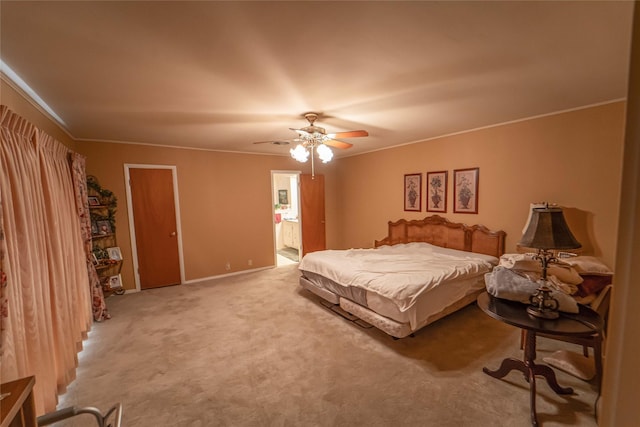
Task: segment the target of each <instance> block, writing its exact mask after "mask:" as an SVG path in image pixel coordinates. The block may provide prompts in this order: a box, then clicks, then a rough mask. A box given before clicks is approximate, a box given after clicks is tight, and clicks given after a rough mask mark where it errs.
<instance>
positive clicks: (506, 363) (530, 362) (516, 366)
mask: <svg viewBox="0 0 640 427" xmlns="http://www.w3.org/2000/svg"><path fill="white" fill-rule="evenodd" d="M524 336H525V343H524V361H522V360H518V359H513V358H511V357H510V358H507V359H504V360H503V361H502V363H501V364H500V367H499V368H498V369H496V370H495V371H492V370H490V369H487V368H482V371H483V372H484V373H485V374H487V375H489V376H492V377H493V378H498V379H500V378H503V377H504V376H506V375H507V374H508V373H509V372H511V371H513V370H518V371H520V372H522V374H523V375H524V378H525V380H526V381H527V382H528V383H529V399H530V404H531V425H532V426H537V425H538V417H537V415H536V375H540V376H543V377H544V378H545V379H546V380H547V384H549V387H551V389H552V390H553V391H555V392H556V393H557V394H572V393H573V389H572V388H571V387H561V386H560V385H559V384H558V380H557V379H556V373H555V372H554V371H553V369H551V368H550V367H549V366H546V365H536V363H535V360H536V333H535V332H533V331H528V330H525V331H524Z"/></svg>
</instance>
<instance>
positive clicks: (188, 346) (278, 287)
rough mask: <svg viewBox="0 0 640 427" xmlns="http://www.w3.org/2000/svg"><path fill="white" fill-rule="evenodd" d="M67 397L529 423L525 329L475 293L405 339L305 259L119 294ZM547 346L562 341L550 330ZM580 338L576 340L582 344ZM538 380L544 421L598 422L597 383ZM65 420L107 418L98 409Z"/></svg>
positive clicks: (354, 417)
mask: <svg viewBox="0 0 640 427" xmlns="http://www.w3.org/2000/svg"><path fill="white" fill-rule="evenodd" d="M107 304H108V305H109V309H110V312H111V314H112V316H113V318H112V319H111V320H109V321H106V322H104V323H100V324H96V325H94V327H93V330H92V331H91V333H90V337H89V340H87V341H86V342H85V350H84V351H83V352H82V353H81V354H80V366H79V368H78V371H77V379H76V380H75V381H74V382H73V383H72V384H71V386H70V387H69V389H68V391H67V393H65V394H64V395H62V396H61V401H60V405H59V407H66V406H71V405H77V406H87V405H88V406H96V407H98V408H100V409H106V408H107V407H109V406H110V405H111V404H113V403H114V402H117V401H119V402H122V403H123V405H124V423H123V425H125V426H135V427H144V426H154V427H156V426H438V427H441V426H452V427H453V426H456V427H459V426H509V427H513V426H528V425H530V423H529V389H528V384H527V383H526V382H525V380H524V379H523V376H522V374H520V373H518V372H515V371H512V372H511V373H510V374H509V375H507V376H506V377H505V378H504V379H503V380H497V379H494V378H491V377H489V376H488V375H486V374H484V373H483V372H482V367H484V366H487V367H489V368H491V369H496V368H497V367H498V366H499V364H500V362H501V361H502V359H503V358H505V357H509V356H511V357H517V358H520V357H521V356H522V352H521V351H520V350H519V337H520V333H519V330H517V329H515V328H513V327H510V326H508V325H505V324H503V323H501V322H498V321H496V320H494V319H492V318H490V317H488V316H487V315H485V314H484V313H483V312H481V311H480V310H479V309H478V308H477V307H476V306H475V305H471V306H468V307H466V308H465V309H463V310H461V311H459V312H457V313H454V314H453V315H451V316H449V317H447V318H445V319H442V320H440V321H438V322H436V323H434V324H433V325H430V326H427V327H426V328H425V329H423V330H422V331H420V332H418V333H417V334H416V336H415V338H405V339H402V340H393V339H391V338H390V337H389V336H388V335H386V334H384V333H383V332H380V331H379V330H376V329H375V328H370V329H365V328H361V327H359V326H358V325H357V324H356V323H353V322H350V321H348V320H345V319H344V318H342V317H340V316H338V315H337V314H336V313H334V312H332V311H330V310H328V309H327V308H325V307H323V306H322V305H320V304H319V303H318V302H317V300H316V299H315V298H314V297H313V296H311V295H310V294H308V293H306V292H305V291H303V290H301V289H300V287H299V286H298V272H297V265H291V266H285V267H281V268H277V269H270V270H264V271H261V272H256V273H248V274H246V275H240V276H232V277H227V278H222V279H219V280H212V281H210V282H206V283H200V284H192V285H182V286H173V287H168V288H162V289H155V290H148V291H144V292H140V293H136V294H128V295H122V296H113V297H110V298H109V299H108V300H107ZM538 347H539V349H538V350H539V351H538V360H542V357H544V356H545V355H548V354H550V353H552V352H553V351H555V350H558V349H559V348H563V346H562V344H560V343H558V342H556V341H550V340H544V339H540V340H539V345H538ZM570 348H572V349H576V348H575V347H570ZM558 380H559V382H560V384H561V385H562V386H571V387H574V389H575V394H574V395H571V396H558V395H556V394H555V393H553V391H551V389H550V388H549V387H548V385H547V384H546V383H545V382H544V380H543V379H540V380H539V381H538V382H537V384H538V396H537V404H538V414H539V415H538V416H539V421H540V422H541V424H542V425H544V426H567V425H579V426H595V425H596V423H595V419H594V416H593V413H594V409H593V405H594V401H595V399H596V392H595V390H594V386H593V385H592V384H591V383H587V382H584V381H582V380H579V379H577V378H575V377H572V376H570V375H568V374H566V373H563V372H559V371H558ZM83 417H87V416H82V417H79V418H76V421H74V422H73V423H72V422H69V421H66V422H61V423H58V424H57V425H58V426H83V427H84V426H93V425H95V423H93V424H92V423H91V419H90V418H83Z"/></svg>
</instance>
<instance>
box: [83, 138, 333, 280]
mask: <svg viewBox="0 0 640 427" xmlns="http://www.w3.org/2000/svg"><path fill="white" fill-rule="evenodd" d="M78 151H79V152H80V153H82V154H84V155H86V156H87V174H90V175H94V176H96V177H97V178H98V180H99V181H100V184H101V185H102V187H103V188H108V189H110V190H111V191H113V192H114V194H115V195H116V197H118V211H117V213H116V224H117V227H116V228H117V229H116V237H117V240H118V245H119V246H120V248H121V250H122V254H123V258H124V260H125V262H124V263H123V268H122V279H123V282H124V287H125V288H127V289H132V288H135V282H134V278H133V261H132V249H131V239H130V235H129V221H128V213H127V209H128V207H127V201H126V193H125V182H124V165H125V164H151V165H173V166H176V168H177V177H178V193H179V203H180V216H181V226H182V242H183V251H184V261H185V278H186V280H197V279H201V278H206V277H211V276H216V275H221V274H228V273H233V272H237V271H241V270H250V269H255V268H260V267H265V266H271V265H273V264H274V256H275V254H274V243H273V222H272V221H273V216H272V212H273V203H272V192H271V171H272V170H288V171H294V170H302V171H303V172H305V173H307V172H308V170H307V169H308V165H306V164H304V165H302V164H300V163H297V162H295V161H294V160H293V159H291V158H290V157H288V156H266V155H247V154H235V153H221V152H212V151H201V150H186V149H176V148H160V147H152V146H145V145H132V144H114V143H98V142H82V143H80V144H79V146H78ZM300 166H303V167H302V168H300ZM323 166H324V165H323ZM321 172H324V173H325V176H327V175H329V174H330V172H331V170H330V168H324V167H323V169H322V171H321ZM328 180H329V182H331V179H328ZM328 237H329V235H328ZM249 260H252V263H253V265H251V266H249V265H248V261H249ZM227 261H228V262H229V263H230V264H231V270H229V271H227V270H226V269H225V264H226V262H227Z"/></svg>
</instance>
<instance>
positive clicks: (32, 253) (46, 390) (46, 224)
mask: <svg viewBox="0 0 640 427" xmlns="http://www.w3.org/2000/svg"><path fill="white" fill-rule="evenodd" d="M0 132H1V137H2V144H1V145H0V166H1V171H0V194H1V195H2V203H1V208H2V216H1V219H2V222H1V224H0V229H2V230H3V234H4V239H3V240H0V245H2V246H0V248H2V250H3V251H4V258H3V261H2V268H3V277H6V279H3V281H4V282H5V284H4V285H3V286H4V287H3V288H2V294H1V297H0V303H2V304H3V305H2V313H1V318H2V320H3V322H2V333H3V334H2V336H1V338H2V341H1V342H0V346H1V351H0V376H1V377H2V381H3V382H5V381H11V380H13V379H16V378H21V377H25V376H29V375H35V377H36V385H35V387H34V398H35V404H36V412H37V413H38V414H42V413H44V412H49V411H52V410H54V409H55V407H56V404H57V396H58V393H60V392H63V391H64V390H65V388H66V386H67V384H69V382H70V381H72V380H73V379H74V377H75V368H76V364H77V353H76V352H77V350H78V349H79V348H81V343H82V339H83V338H84V337H85V336H86V333H87V331H88V330H89V328H90V326H91V323H92V312H91V298H90V293H89V290H90V288H89V279H88V276H87V267H86V262H85V259H86V256H87V255H86V253H85V248H84V243H83V239H82V235H81V231H80V223H79V220H78V214H77V207H76V200H75V195H74V186H73V182H72V174H71V168H70V165H69V162H68V155H69V149H68V148H67V147H65V146H64V145H62V144H60V143H59V142H57V141H56V140H54V139H53V138H52V137H50V136H49V135H47V134H45V133H43V132H42V131H40V130H38V129H37V128H35V127H34V126H33V125H32V124H30V123H29V122H28V121H27V120H25V119H24V118H22V117H20V116H18V115H16V114H15V113H13V112H12V111H10V110H9V109H8V108H7V107H6V106H0Z"/></svg>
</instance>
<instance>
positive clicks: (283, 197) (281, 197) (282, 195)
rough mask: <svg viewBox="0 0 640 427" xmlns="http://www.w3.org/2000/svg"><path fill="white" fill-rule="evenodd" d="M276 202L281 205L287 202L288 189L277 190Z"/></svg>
mask: <svg viewBox="0 0 640 427" xmlns="http://www.w3.org/2000/svg"><path fill="white" fill-rule="evenodd" d="M278 203H280V204H281V205H288V204H289V190H278Z"/></svg>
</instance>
